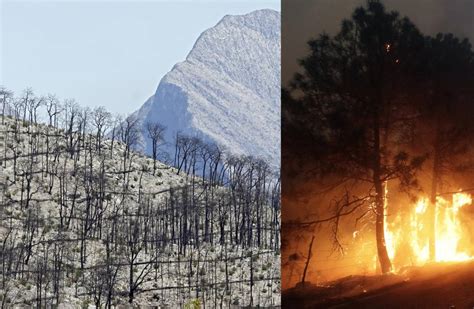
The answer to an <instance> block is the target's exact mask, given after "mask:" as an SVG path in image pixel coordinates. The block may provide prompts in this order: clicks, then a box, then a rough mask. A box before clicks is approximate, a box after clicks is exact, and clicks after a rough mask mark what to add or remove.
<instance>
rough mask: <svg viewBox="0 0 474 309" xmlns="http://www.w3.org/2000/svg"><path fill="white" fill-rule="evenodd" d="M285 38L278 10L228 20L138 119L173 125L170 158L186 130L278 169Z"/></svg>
mask: <svg viewBox="0 0 474 309" xmlns="http://www.w3.org/2000/svg"><path fill="white" fill-rule="evenodd" d="M280 33H281V31H280V13H279V12H276V11H273V10H259V11H254V12H251V13H249V14H246V15H240V16H230V15H229V16H225V17H224V18H223V19H222V20H221V21H220V22H219V23H218V24H217V25H216V26H214V27H213V28H210V29H208V30H206V31H205V32H203V33H202V34H201V36H200V37H199V38H198V40H197V41H196V43H195V45H194V47H193V49H192V50H191V51H190V53H189V54H188V56H187V58H186V60H185V61H183V62H181V63H178V64H176V65H175V66H174V67H173V69H172V70H171V71H170V72H169V73H168V74H166V75H165V76H164V77H163V79H162V80H161V82H160V84H159V85H158V88H157V90H156V93H155V94H154V95H153V96H152V97H151V98H150V99H149V100H148V101H147V102H146V103H145V104H144V105H143V106H142V108H141V109H140V110H138V111H137V112H136V115H137V116H138V117H139V118H140V120H141V121H142V122H143V124H145V123H146V122H149V121H156V122H160V123H162V124H164V125H165V126H166V127H167V136H166V139H167V142H168V143H170V145H169V146H168V147H167V150H168V151H169V152H171V154H172V152H173V147H172V145H171V144H172V143H173V140H174V137H175V136H176V133H177V132H182V133H185V134H188V135H193V136H199V137H201V138H202V139H204V140H206V141H212V142H216V143H217V144H219V145H221V146H223V147H224V148H226V149H227V150H228V151H229V152H230V153H234V154H245V155H252V156H256V157H261V158H264V159H266V160H267V161H268V162H269V163H270V165H271V166H272V167H274V168H279V164H280V46H281V43H280ZM144 137H145V141H146V149H147V150H149V149H150V145H149V141H148V140H147V138H146V132H144Z"/></svg>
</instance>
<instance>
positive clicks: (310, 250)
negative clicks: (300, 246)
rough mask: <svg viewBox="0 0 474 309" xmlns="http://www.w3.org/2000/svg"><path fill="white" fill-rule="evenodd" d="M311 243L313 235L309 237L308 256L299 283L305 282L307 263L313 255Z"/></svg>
mask: <svg viewBox="0 0 474 309" xmlns="http://www.w3.org/2000/svg"><path fill="white" fill-rule="evenodd" d="M313 241H314V235H313V237H311V242H310V243H309V248H308V256H307V257H306V264H305V266H304V270H303V277H302V278H301V283H305V282H306V272H307V271H308V266H309V262H310V260H311V256H312V255H313V254H312V252H313Z"/></svg>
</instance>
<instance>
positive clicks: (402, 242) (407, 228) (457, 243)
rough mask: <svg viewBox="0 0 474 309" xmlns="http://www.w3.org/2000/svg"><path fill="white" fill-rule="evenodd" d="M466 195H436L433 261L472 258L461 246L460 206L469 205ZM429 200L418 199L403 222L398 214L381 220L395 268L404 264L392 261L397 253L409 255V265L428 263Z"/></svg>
mask: <svg viewBox="0 0 474 309" xmlns="http://www.w3.org/2000/svg"><path fill="white" fill-rule="evenodd" d="M471 203H472V198H471V195H470V194H466V193H455V194H453V195H452V196H451V200H446V199H444V198H441V197H438V198H437V200H436V209H435V261H436V262H448V261H466V260H470V259H472V258H473V257H472V256H471V255H470V254H469V252H467V251H466V250H465V249H463V248H462V247H461V243H462V241H463V231H462V224H461V218H460V212H459V211H460V209H461V208H462V207H464V206H467V205H470V204H471ZM428 207H430V201H429V199H428V198H426V197H422V198H420V199H419V200H418V201H417V202H416V203H415V204H414V205H413V206H412V207H411V209H410V210H409V215H408V219H409V222H403V220H402V217H401V215H400V214H398V215H397V217H395V219H394V220H392V222H390V223H388V222H387V219H385V238H386V245H387V250H388V254H389V257H390V258H391V260H392V261H394V262H395V263H394V264H395V265H396V266H397V267H398V268H401V267H402V266H406V265H400V264H398V265H397V263H396V259H397V257H399V256H402V255H403V256H405V257H406V255H407V248H408V250H409V252H410V254H411V259H410V260H411V263H410V264H412V265H422V264H424V263H426V262H429V260H430V256H429V237H428V235H429V234H428V232H429V231H428V223H427V222H426V220H427V219H426V214H427V210H428Z"/></svg>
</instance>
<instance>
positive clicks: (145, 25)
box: [0, 0, 280, 114]
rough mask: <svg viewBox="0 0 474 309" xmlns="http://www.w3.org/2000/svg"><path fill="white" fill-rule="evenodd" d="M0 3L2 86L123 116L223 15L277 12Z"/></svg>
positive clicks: (209, 5)
mask: <svg viewBox="0 0 474 309" xmlns="http://www.w3.org/2000/svg"><path fill="white" fill-rule="evenodd" d="M0 1H1V5H0V16H1V17H0V20H1V28H0V33H1V37H0V46H1V53H0V59H1V62H0V85H4V86H5V87H7V88H9V89H11V90H13V91H15V92H16V93H17V94H20V93H21V92H22V90H23V89H24V88H26V87H32V88H33V90H34V91H35V92H36V93H37V94H47V93H55V94H56V95H58V97H60V98H62V99H65V98H75V99H76V100H77V101H78V102H79V103H80V104H81V105H83V106H91V107H94V106H99V105H103V106H105V107H106V108H107V109H108V110H110V111H113V112H118V113H123V114H125V113H130V112H133V111H135V110H136V109H138V108H139V107H140V106H141V105H142V104H143V103H144V102H145V101H146V99H147V98H148V97H149V96H151V95H152V94H154V92H155V90H156V87H157V86H158V83H159V81H160V79H161V78H162V77H163V75H165V74H166V73H167V72H168V71H169V70H170V69H171V68H172V67H173V65H174V64H175V63H177V62H180V61H183V60H184V59H185V57H186V55H187V54H188V52H189V51H190V49H191V48H192V46H193V44H194V42H195V41H196V39H197V38H198V37H199V35H200V34H201V33H202V32H203V31H204V30H206V29H207V28H210V27H212V26H214V25H215V24H216V23H217V22H218V21H219V20H220V19H221V18H222V17H223V16H225V15H227V14H231V15H236V14H245V13H248V12H251V11H253V10H256V9H264V8H271V9H275V10H278V11H279V10H280V1H279V0H260V1H259V0H253V1H252V0H233V1H231V0H215V1H211V0H207V1H204V0H192V1H191V0H188V1H179V0H178V1H177V0H167V1H165V0H161V1H160V0H148V1H130V0H129V1H113V0H102V1H95V0H86V1H77V0H76V1H73V0H62V1H59V0H56V1H43V0H28V1H25V0H20V1H19V0H0Z"/></svg>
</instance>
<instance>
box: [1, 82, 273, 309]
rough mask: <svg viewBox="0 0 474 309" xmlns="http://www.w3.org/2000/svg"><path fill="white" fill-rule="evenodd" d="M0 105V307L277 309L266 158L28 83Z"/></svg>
mask: <svg viewBox="0 0 474 309" xmlns="http://www.w3.org/2000/svg"><path fill="white" fill-rule="evenodd" d="M0 103H1V106H0V108H1V112H2V115H1V116H0V117H1V118H0V239H1V246H2V248H1V250H0V252H1V253H0V261H1V283H0V303H1V304H2V308H4V307H21V306H26V307H30V306H31V307H38V308H40V307H41V308H43V307H58V306H62V305H69V306H72V307H83V308H85V307H101V308H102V307H104V308H111V307H115V306H118V305H125V306H129V305H133V306H156V307H181V308H183V307H186V308H201V307H202V308H217V307H220V308H222V307H231V306H278V305H279V304H280V181H279V175H278V174H277V173H276V172H275V171H272V170H271V168H270V167H269V166H268V165H267V163H266V162H264V161H263V160H260V159H256V158H252V157H248V156H242V155H232V154H230V153H227V152H226V151H225V150H224V149H222V148H221V147H220V146H219V145H216V144H212V143H207V142H205V141H204V140H202V139H200V138H197V137H194V136H186V135H184V134H177V135H176V139H175V140H173V141H165V140H163V136H164V134H163V132H164V131H165V130H166V128H165V127H164V126H162V125H160V124H158V123H148V124H142V123H140V122H139V121H138V120H137V119H136V118H134V117H133V115H132V116H128V117H120V116H117V115H113V114H111V113H110V112H108V111H107V110H106V109H105V108H101V107H98V108H95V109H92V110H91V109H89V108H84V107H81V106H80V105H78V104H77V103H76V102H75V101H74V100H64V101H60V100H59V99H58V98H57V97H56V96H54V95H47V96H38V95H36V94H35V93H34V92H33V91H32V90H31V89H27V90H25V91H24V92H23V93H20V94H18V95H16V94H13V93H12V92H11V91H9V90H8V89H6V88H2V89H1V92H0ZM142 129H144V130H143V131H142ZM142 132H143V134H142ZM143 138H149V139H151V141H152V145H153V149H152V151H153V152H152V156H151V157H147V156H145V155H143V154H142V153H141V151H140V149H141V148H140V144H141V142H142V139H143ZM163 143H170V144H172V145H174V147H175V149H176V151H175V156H174V158H169V160H168V162H166V164H165V163H163V162H161V161H159V158H160V154H161V151H162V150H161V145H162V144H163Z"/></svg>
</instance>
